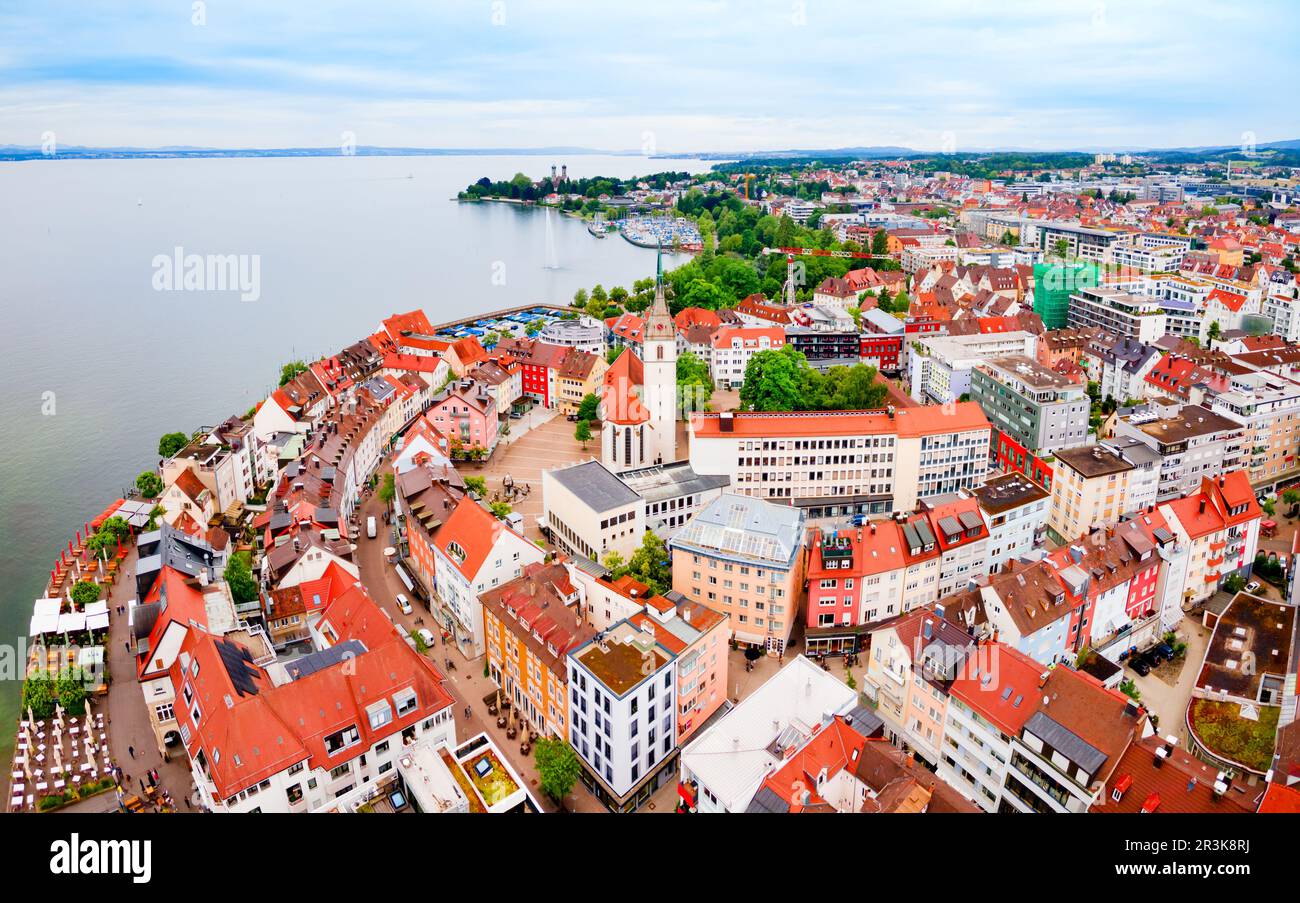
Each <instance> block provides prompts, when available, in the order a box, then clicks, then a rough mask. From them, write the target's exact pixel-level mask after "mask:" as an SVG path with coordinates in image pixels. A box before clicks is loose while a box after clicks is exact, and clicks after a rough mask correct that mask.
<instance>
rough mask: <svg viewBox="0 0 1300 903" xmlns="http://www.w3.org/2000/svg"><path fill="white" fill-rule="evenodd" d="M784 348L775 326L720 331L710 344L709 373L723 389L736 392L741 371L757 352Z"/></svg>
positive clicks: (742, 378) (741, 380) (781, 334)
mask: <svg viewBox="0 0 1300 903" xmlns="http://www.w3.org/2000/svg"><path fill="white" fill-rule="evenodd" d="M784 346H785V330H784V329H782V328H781V327H779V326H740V327H724V328H722V329H719V330H718V331H717V332H715V333H714V334H713V338H712V339H711V340H710V346H709V348H710V358H709V370H710V373H711V374H712V376H713V381H714V383H716V384H717V385H718V386H720V387H721V388H723V389H738V388H740V387H741V386H742V385H744V383H745V368H746V367H748V366H749V362H750V361H751V360H753V358H754V355H756V354H758V353H759V352H760V351H772V350H775V349H778V348H782V347H784Z"/></svg>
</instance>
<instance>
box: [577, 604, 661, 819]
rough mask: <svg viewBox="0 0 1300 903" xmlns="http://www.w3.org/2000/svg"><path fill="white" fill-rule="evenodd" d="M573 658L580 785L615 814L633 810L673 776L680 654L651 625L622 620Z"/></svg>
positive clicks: (578, 651)
mask: <svg viewBox="0 0 1300 903" xmlns="http://www.w3.org/2000/svg"><path fill="white" fill-rule="evenodd" d="M568 658H569V690H570V693H571V694H572V698H571V699H570V700H569V743H570V745H571V746H572V747H573V749H574V752H576V753H577V754H578V759H579V762H580V763H581V765H582V775H581V777H582V783H583V784H584V785H585V786H586V787H587V789H589V790H590V791H591V792H592V793H593V794H594V795H595V796H596V798H597V799H599V800H600V801H601V802H602V803H604V804H605V806H606V808H608V809H610V810H611V811H613V812H632V811H635V810H636V809H637V808H639V807H640V806H641V805H642V804H643V803H645V802H646V801H647V800H649V799H650V797H651V795H652V794H653V793H654V792H655V791H656V790H657V789H659V788H660V787H662V786H663V785H664V784H666V783H668V782H669V781H672V780H673V779H674V778H675V777H676V767H675V766H676V763H677V655H676V653H674V652H672V651H671V650H669V649H667V648H666V647H665V646H663V645H662V644H660V643H659V641H658V639H657V638H656V634H655V631H654V627H653V626H652V625H651V624H649V623H648V622H647V623H646V624H645V626H644V629H643V628H638V627H636V626H634V625H633V624H632V622H630V621H626V620H624V621H619V622H618V623H616V624H614V625H612V626H611V627H610V628H609V629H608V630H605V631H602V632H601V633H599V634H597V635H596V636H595V637H594V638H593V639H592V640H590V641H589V642H587V643H586V644H584V645H582V646H580V647H578V648H577V649H575V650H573V651H572V652H570V653H569V656H568Z"/></svg>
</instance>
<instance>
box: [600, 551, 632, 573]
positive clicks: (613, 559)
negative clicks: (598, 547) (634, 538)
mask: <svg viewBox="0 0 1300 903" xmlns="http://www.w3.org/2000/svg"><path fill="white" fill-rule="evenodd" d="M600 563H601V564H603V565H604V566H605V569H606V570H608V571H609V572H610V573H611V574H622V573H626V572H625V570H624V568H626V567H627V562H626V561H624V560H623V556H622V555H621V554H619V553H618V552H616V551H615V550H613V549H610V550H609V551H608V552H606V553H605V557H604V558H602V559H601V560H600Z"/></svg>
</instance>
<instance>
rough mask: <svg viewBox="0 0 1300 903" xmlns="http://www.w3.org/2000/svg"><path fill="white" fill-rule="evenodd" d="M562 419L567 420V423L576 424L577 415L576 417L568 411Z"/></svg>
mask: <svg viewBox="0 0 1300 903" xmlns="http://www.w3.org/2000/svg"><path fill="white" fill-rule="evenodd" d="M564 419H565V420H567V421H569V422H570V423H577V422H578V415H577V414H576V413H574V412H573V411H570V412H569V413H567V414H565V415H564Z"/></svg>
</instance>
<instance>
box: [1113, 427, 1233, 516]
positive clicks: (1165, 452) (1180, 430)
mask: <svg viewBox="0 0 1300 903" xmlns="http://www.w3.org/2000/svg"><path fill="white" fill-rule="evenodd" d="M1245 434H1246V428H1245V427H1244V426H1242V425H1241V423H1239V422H1237V421H1236V420H1233V419H1231V418H1229V417H1225V416H1223V415H1222V414H1216V413H1214V412H1213V411H1211V410H1210V409H1208V408H1206V407H1205V406H1204V405H1183V406H1181V407H1178V406H1176V405H1174V406H1169V408H1164V407H1163V406H1159V407H1158V406H1155V405H1146V406H1143V407H1142V408H1140V409H1139V410H1137V411H1134V412H1133V413H1131V414H1127V415H1125V416H1123V417H1119V418H1117V419H1116V421H1115V437H1116V438H1120V437H1129V438H1132V439H1136V440H1138V441H1139V442H1142V443H1144V444H1146V445H1147V446H1148V447H1150V448H1151V449H1152V450H1153V451H1155V452H1156V453H1157V454H1158V455H1159V456H1160V480H1159V484H1158V486H1157V489H1156V500H1157V501H1160V502H1167V501H1169V500H1170V499H1175V498H1178V497H1180V496H1183V495H1187V494H1188V493H1191V492H1194V491H1195V490H1196V489H1197V488H1199V487H1200V485H1201V479H1202V478H1203V477H1205V476H1217V475H1218V474H1221V473H1227V472H1229V471H1232V470H1236V469H1238V468H1239V467H1241V465H1242V462H1243V458H1244V454H1245V452H1246V451H1247V449H1246V448H1244V447H1243V445H1244V443H1245V441H1246V437H1245Z"/></svg>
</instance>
